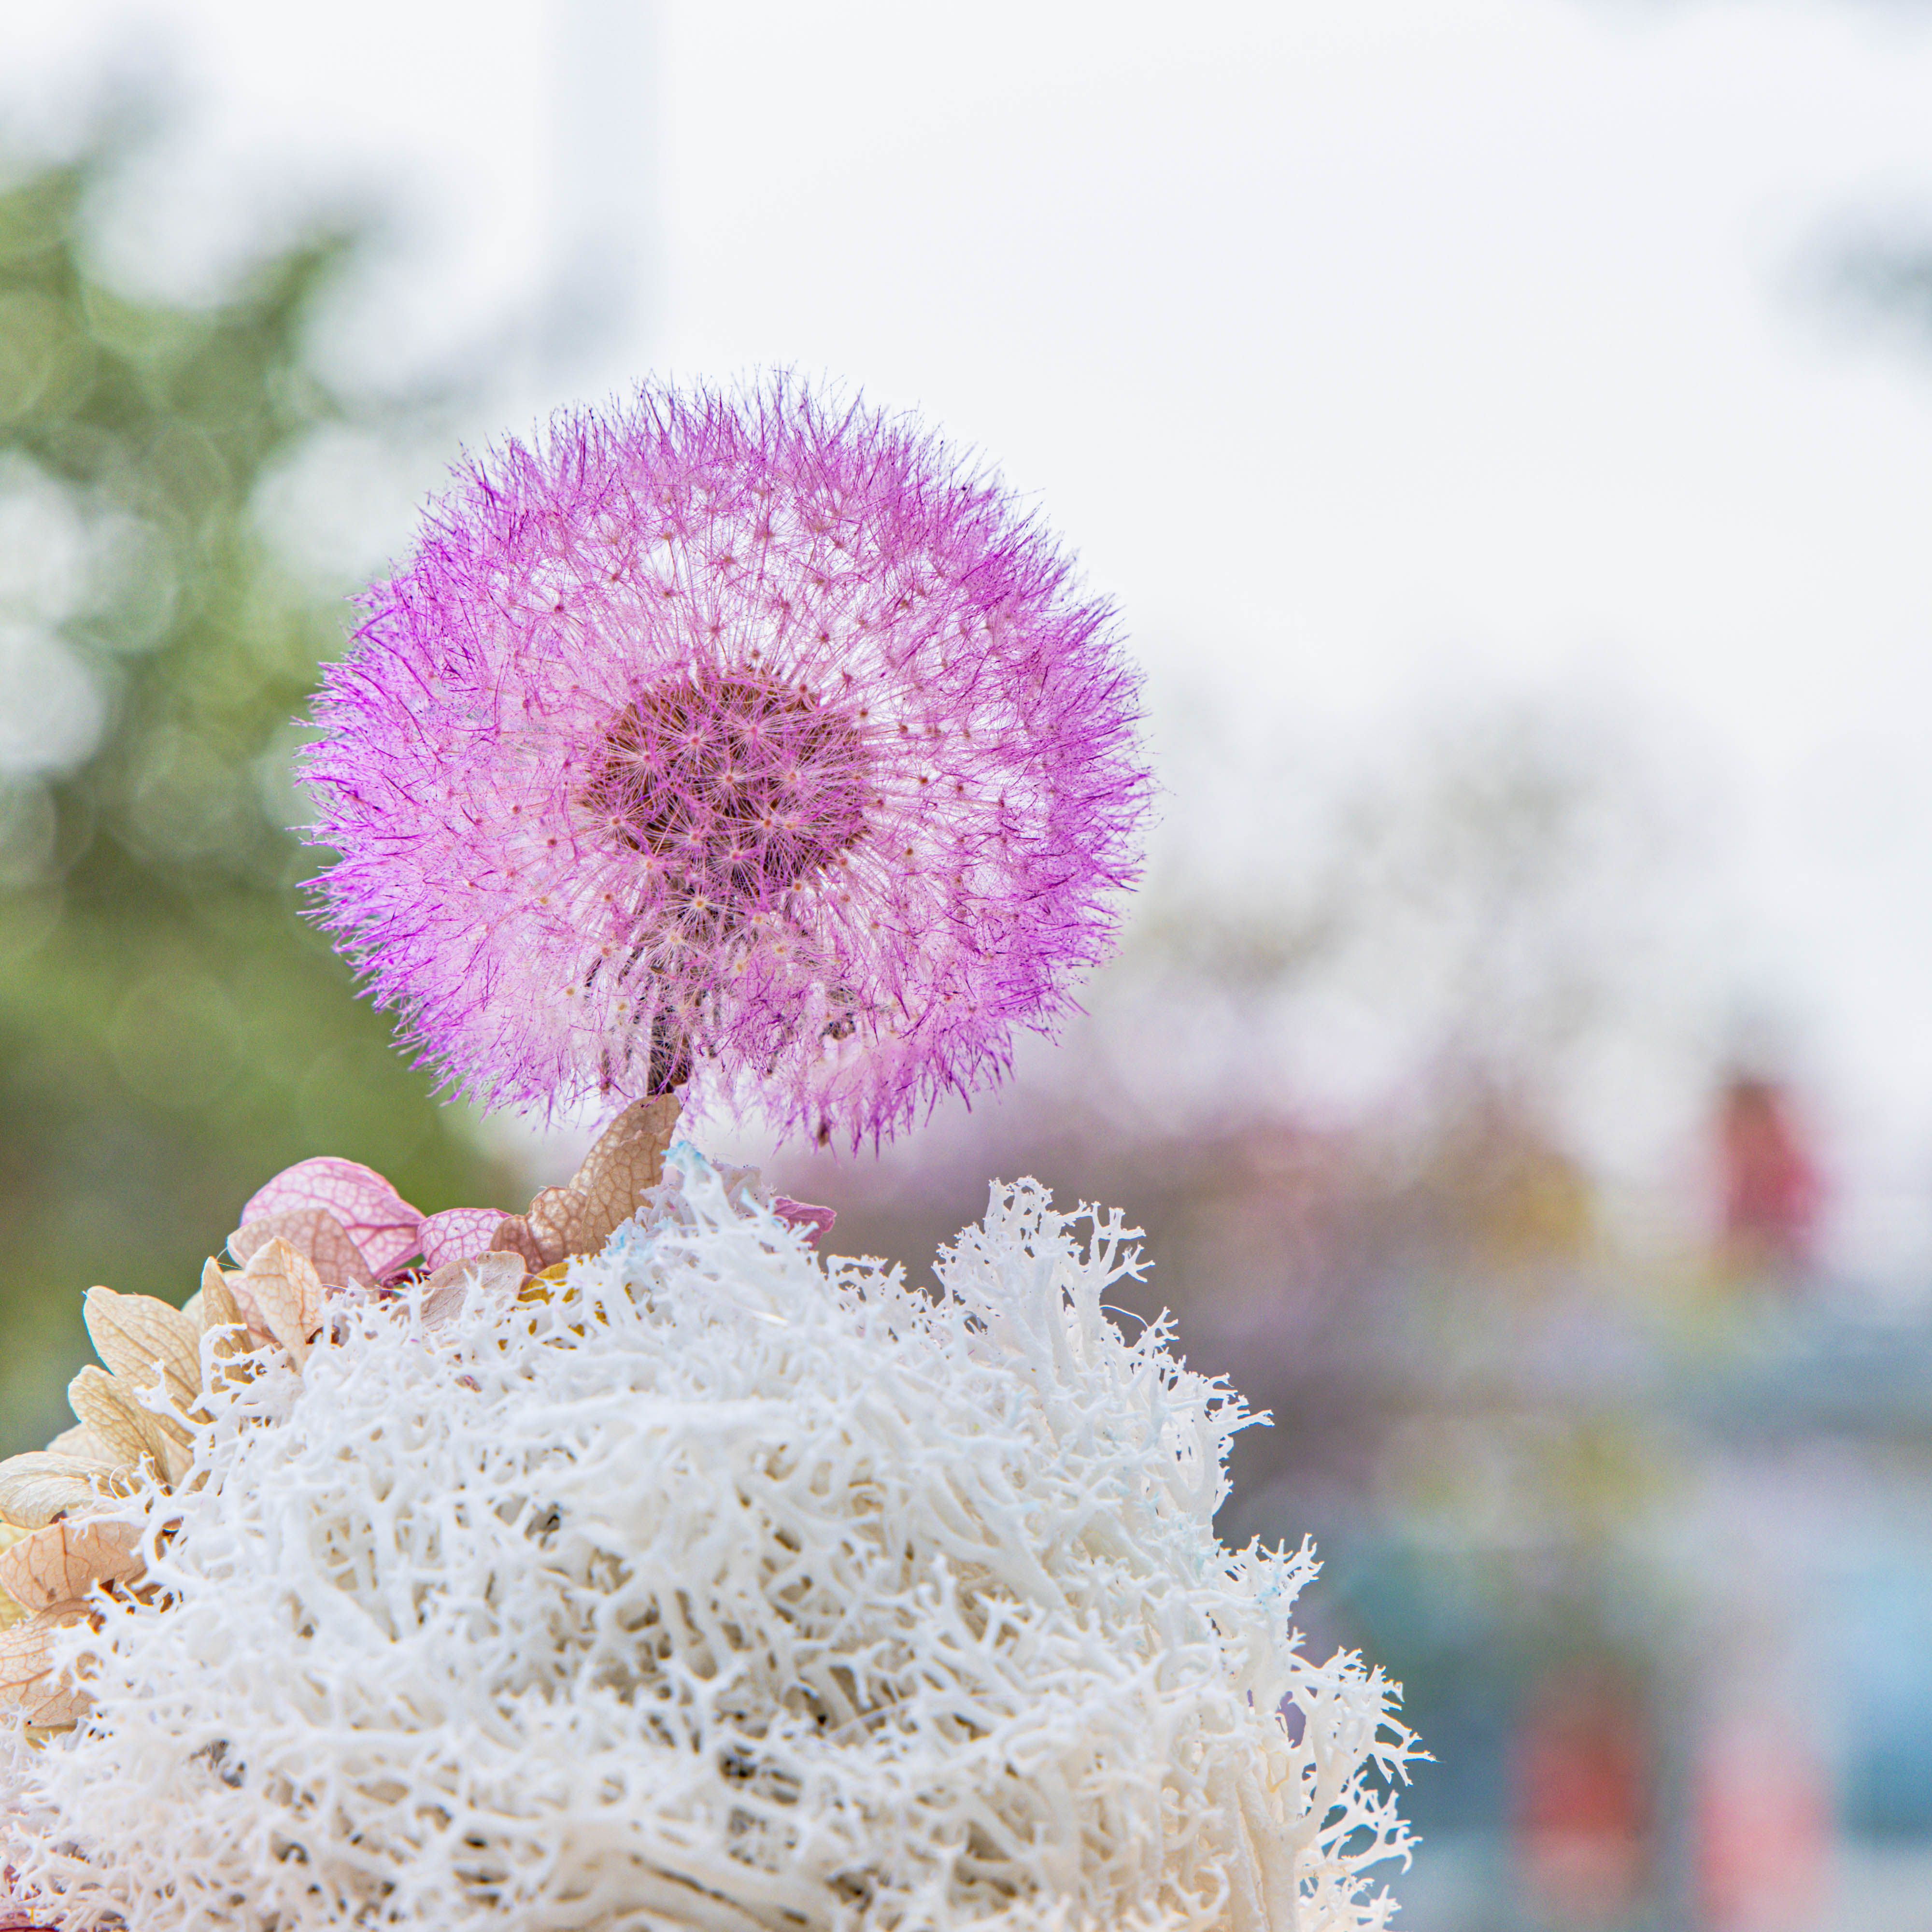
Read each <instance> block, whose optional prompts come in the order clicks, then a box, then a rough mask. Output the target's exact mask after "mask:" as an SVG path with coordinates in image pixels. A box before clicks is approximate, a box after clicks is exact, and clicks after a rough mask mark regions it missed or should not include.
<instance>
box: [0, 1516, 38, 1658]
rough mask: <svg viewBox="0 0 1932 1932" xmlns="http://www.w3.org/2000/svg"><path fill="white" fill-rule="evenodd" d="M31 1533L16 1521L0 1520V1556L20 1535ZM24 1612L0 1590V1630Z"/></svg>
mask: <svg viewBox="0 0 1932 1932" xmlns="http://www.w3.org/2000/svg"><path fill="white" fill-rule="evenodd" d="M32 1534H33V1532H31V1530H26V1529H22V1528H21V1527H20V1525H19V1524H18V1523H0V1557H4V1556H5V1554H6V1553H7V1551H8V1550H11V1549H12V1548H13V1546H14V1544H17V1543H18V1542H19V1541H20V1539H21V1538H22V1537H23V1536H30V1535H32ZM26 1614H27V1613H26V1609H25V1608H24V1607H23V1606H22V1605H21V1604H18V1603H16V1602H15V1601H14V1600H13V1598H11V1597H10V1596H9V1595H7V1593H6V1592H5V1591H0V1631H3V1630H5V1629H7V1628H8V1627H9V1626H10V1625H13V1624H17V1623H18V1622H20V1619H22V1618H23V1616H26Z"/></svg>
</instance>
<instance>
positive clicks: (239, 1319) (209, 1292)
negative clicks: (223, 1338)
mask: <svg viewBox="0 0 1932 1932" xmlns="http://www.w3.org/2000/svg"><path fill="white" fill-rule="evenodd" d="M187 1308H193V1310H195V1313H196V1315H197V1316H198V1317H199V1319H200V1322H201V1328H202V1334H206V1333H207V1332H208V1330H209V1329H211V1328H247V1327H248V1317H247V1316H245V1314H244V1313H242V1305H241V1304H240V1303H239V1302H238V1301H236V1298H235V1291H234V1289H233V1287H232V1286H230V1285H229V1277H227V1276H226V1275H225V1274H223V1273H222V1271H221V1264H220V1262H217V1261H216V1260H214V1259H213V1258H212V1257H210V1258H209V1259H208V1260H207V1261H205V1262H203V1263H202V1269H201V1286H200V1287H199V1288H198V1289H196V1290H195V1292H194V1293H193V1295H191V1296H190V1298H189V1299H188V1303H187ZM187 1308H184V1309H183V1310H181V1313H183V1314H186V1313H187Z"/></svg>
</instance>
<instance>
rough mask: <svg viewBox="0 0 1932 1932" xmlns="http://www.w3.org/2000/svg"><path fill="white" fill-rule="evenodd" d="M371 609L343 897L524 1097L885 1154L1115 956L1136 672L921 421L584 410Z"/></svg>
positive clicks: (707, 398)
mask: <svg viewBox="0 0 1932 1932" xmlns="http://www.w3.org/2000/svg"><path fill="white" fill-rule="evenodd" d="M365 603H366V607H367V610H368V620H367V622H365V624H364V625H363V627H362V630H361V631H360V632H359V634H358V637H357V638H356V643H355V646H354V647H353V649H352V650H351V652H350V654H349V655H348V657H347V658H346V659H345V660H344V661H343V662H342V663H341V664H338V665H337V666H335V667H333V668H332V670H330V671H329V673H327V676H326V684H325V688H324V690H323V693H322V695H321V697H320V699H319V700H318V703H317V719H318V721H319V722H320V724H322V725H323V727H325V728H326V736H324V737H323V739H321V741H320V742H319V743H317V745H314V746H313V747H311V749H310V751H309V752H308V755H307V759H306V767H305V775H306V777H307V778H308V781H309V782H310V784H311V786H312V787H314V790H316V792H317V794H318V796H319V797H320V801H321V806H322V811H321V817H320V823H318V824H317V826H316V828H315V831H314V838H315V839H316V841H317V843H319V844H323V845H326V846H329V847H333V848H335V850H336V851H337V852H338V853H339V854H340V855H341V856H339V857H338V859H337V860H336V861H335V863H334V864H333V865H331V866H330V867H329V869H328V870H327V871H326V872H325V873H324V874H323V877H322V880H321V881H320V883H321V887H322V890H323V894H324V895H325V898H326V904H327V912H326V919H327V922H328V923H329V926H330V927H331V928H332V930H333V931H334V932H335V933H336V934H337V935H338V939H339V941H340V942H341V944H343V945H344V948H345V950H348V951H350V953H352V954H353V956H354V957H355V958H356V959H358V960H359V962H360V963H361V964H362V965H363V967H364V968H365V971H366V973H367V975H368V984H369V987H370V989H371V992H373V994H374V997H375V998H376V1000H377V1002H378V1003H379V1004H383V1005H386V1006H394V1007H397V1008H398V1010H400V1012H401V1016H402V1022H403V1026H404V1031H405V1034H406V1036H407V1038H408V1039H409V1040H410V1041H411V1042H412V1043H413V1044H414V1045H415V1046H416V1047H417V1048H418V1049H419V1051H420V1053H421V1055H422V1058H424V1059H425V1061H428V1062H430V1063H431V1064H434V1065H435V1066H437V1067H438V1068H439V1069H440V1070H442V1071H443V1073H444V1074H445V1075H446V1076H447V1077H448V1079H449V1080H450V1081H451V1082H452V1084H453V1085H455V1086H457V1087H458V1088H460V1089H462V1090H463V1091H466V1092H469V1093H470V1094H474V1095H475V1096H476V1097H478V1098H480V1099H481V1100H484V1101H485V1102H486V1103H514V1104H519V1105H536V1106H544V1107H550V1106H557V1105H560V1104H567V1103H571V1102H574V1101H577V1100H581V1099H583V1098H584V1097H586V1096H589V1095H592V1094H602V1095H605V1096H610V1097H637V1096H647V1095H652V1094H664V1093H667V1092H670V1091H673V1090H678V1089H682V1088H685V1087H686V1086H687V1085H688V1086H689V1087H690V1088H691V1091H693V1093H694V1094H696V1095H697V1096H699V1097H706V1096H708V1097H711V1098H713V1099H718V1100H736V1101H738V1102H744V1101H747V1100H756V1101H757V1102H758V1103H760V1105H762V1106H763V1107H764V1109H766V1112H767V1113H768V1114H769V1115H770V1116H771V1118H772V1119H773V1121H775V1124H778V1125H779V1126H781V1127H802V1128H804V1129H805V1130H807V1131H808V1132H810V1133H812V1134H814V1136H817V1138H819V1139H829V1137H830V1136H832V1133H834V1132H839V1133H844V1134H845V1135H847V1136H849V1137H850V1139H852V1140H853V1142H856V1141H857V1140H859V1139H861V1138H862V1137H864V1136H868V1135H871V1136H874V1137H877V1136H883V1135H885V1134H888V1133H892V1132H893V1131H895V1130H896V1129H897V1128H898V1127H901V1126H902V1125H904V1124H905V1123H906V1122H907V1121H908V1120H909V1119H910V1118H911V1116H912V1115H913V1113H914V1112H915V1111H916V1109H918V1108H919V1106H922V1105H925V1104H929V1103H930V1102H932V1100H935V1099H936V1098H937V1097H938V1096H939V1095H940V1094H941V1093H943V1092H944V1091H947V1089H949V1088H952V1089H959V1090H968V1089H970V1088H972V1087H974V1085H977V1084H979V1083H980V1082H983V1081H984V1080H986V1079H989V1078H995V1077H997V1076H998V1074H999V1073H1000V1072H1001V1070H1003V1069H1004V1067H1005V1066H1006V1064H1007V1061H1008V1060H1009V1058H1010V1052H1011V1043H1012V1037H1013V1028H1015V1027H1016V1025H1025V1026H1031V1027H1034V1028H1040V1029H1048V1028H1051V1027H1052V1025H1053V1024H1054V1023H1055V1021H1056V1020H1057V1019H1058V1018H1059V1017H1060V1016H1061V1015H1063V1014H1064V1012H1065V1011H1066V1010H1067V1007H1068V1004H1069V999H1070V989H1071V987H1072V986H1073V985H1074V984H1075V983H1076V982H1077V980H1079V978H1080V977H1082V975H1083V974H1085V972H1086V971H1088V969H1090V968H1091V967H1092V966H1093V965H1094V964H1095V963H1096V962H1097V961H1098V960H1099V959H1100V958H1101V957H1103V956H1104V954H1105V953H1106V951H1107V950H1108V949H1109V946H1110V944H1111V942H1112V936H1113V933H1114V929H1115V914H1114V912H1113V910H1112V901H1113V899H1114V897H1115V894H1116V892H1118V889H1120V888H1121V887H1122V886H1124V885H1126V884H1127V883H1129V882H1130V879H1131V877H1132V876H1133V871H1134V869H1135V866H1136V861H1137V853H1136V827H1137V826H1138V824H1139V820H1140V819H1141V817H1142V813H1143V811H1144V808H1145V803H1146V800H1147V796H1148V781H1147V778H1146V775H1145V772H1144V771H1143V770H1142V766H1141V764H1140V763H1139V754H1138V751H1137V748H1136V742H1135V731H1136V722H1137V717H1138V683H1137V679H1136V676H1135V674H1134V673H1133V671H1132V670H1130V668H1129V667H1128V666H1127V664H1126V663H1125V662H1124V660H1123V659H1122V658H1121V655H1120V654H1119V652H1118V649H1116V646H1115V643H1114V640H1113V637H1112V628H1111V619H1110V613H1109V610H1108V609H1107V608H1106V606H1105V605H1103V604H1100V603H1097V602H1094V601H1090V600H1087V599H1085V598H1082V596H1081V595H1079V592H1078V591H1077V589H1076V588H1075V586H1074V584H1073V579H1072V575H1071V572H1070V566H1069V565H1068V563H1067V561H1066V559H1064V557H1063V556H1061V553H1060V552H1059V551H1058V550H1057V549H1056V547H1055V545H1054V544H1053V543H1052V541H1051V540H1050V539H1049V537H1048V536H1047V535H1046V533H1045V532H1043V531H1042V530H1041V529H1040V528H1039V527H1038V526H1037V524H1036V523H1034V522H1033V521H1032V520H1031V519H1030V518H1029V517H1026V516H1024V515H1022V514H1021V513H1020V512H1019V511H1018V510H1017V509H1016V507H1015V505H1014V504H1013V500H1012V499H1011V498H1010V496H1007V494H1005V493H1004V492H1003V491H1002V490H1001V489H1000V487H998V485H997V484H995V483H994V482H992V481H989V480H988V479H987V478H984V477H983V476H980V475H976V474H974V473H971V472H968V471H965V470H963V469H962V468H961V467H960V466H959V465H958V463H956V461H955V460H953V458H952V456H951V455H950V453H949V452H947V450H946V449H944V447H943V446H941V444H940V443H938V442H937V441H935V440H933V439H932V438H931V437H928V436H926V435H925V434H922V433H921V432H920V431H918V430H916V428H912V427H910V426H909V425H906V424H904V423H902V422H895V421H892V420H890V419H887V418H885V417H883V416H879V415H877V414H875V413H871V412H868V411H867V410H864V409H862V408H861V407H856V406H855V407H850V408H844V409H834V408H831V407H827V406H826V405H825V404H822V403H821V402H820V401H817V400H815V399H814V398H811V396H809V395H806V394H805V392H803V391H802V390H801V389H799V388H797V387H796V386H793V384H791V383H787V382H785V381H783V380H780V381H776V382H774V383H770V384H769V385H768V386H766V387H765V388H763V389H761V390H759V391H757V392H752V393H749V394H747V395H742V396H739V397H736V398H730V397H727V396H724V395H720V394H717V393H715V392H709V391H698V392H691V393H676V392H670V391H667V390H664V389H646V390H645V391H644V392H642V393H641V394H640V396H639V397H638V398H637V400H636V401H634V403H633V404H631V406H630V407H628V408H627V409H625V410H620V411H616V412H613V413H610V414H607V415H599V414H596V413H582V414H578V415H574V416H563V417H561V418H559V419H558V420H557V421H556V422H555V423H554V424H553V425H552V427H551V428H550V432H549V434H548V435H547V437H545V438H544V439H543V440H541V442H540V443H538V446H536V447H535V448H533V449H532V448H526V447H524V446H522V445H520V444H518V443H514V442H512V443H506V444H505V445H504V446H502V447H501V448H500V449H497V450H496V451H494V452H491V453H490V455H488V456H487V457H486V458H484V459H483V460H480V461H478V462H476V463H474V464H472V466H471V467H470V468H469V469H468V471H467V472H466V474H464V475H463V477H462V478H461V480H460V483H459V485H458V487H457V489H456V490H455V491H454V493H452V495H450V496H449V497H447V498H446V499H444V500H443V502H441V503H440V505H437V507H436V508H435V509H434V511H432V513H431V517H430V518H429V520H428V527H427V529H426V530H425V534H424V535H423V537H422V541H421V542H420V544H419V547H418V548H417V550H416V553H415V554H414V556H413V557H412V558H411V559H410V561H409V562H408V563H407V566H406V567H405V568H403V569H402V570H401V571H400V572H398V574H397V575H396V576H395V577H393V578H392V579H391V580H389V581H388V582H386V583H383V584H381V585H380V586H377V588H376V589H374V590H373V591H372V592H371V593H370V594H369V595H368V598H366V600H365Z"/></svg>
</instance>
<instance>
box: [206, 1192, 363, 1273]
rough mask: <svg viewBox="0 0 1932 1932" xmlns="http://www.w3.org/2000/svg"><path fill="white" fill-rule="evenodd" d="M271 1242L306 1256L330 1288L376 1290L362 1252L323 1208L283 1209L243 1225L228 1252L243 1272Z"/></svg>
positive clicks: (235, 1234)
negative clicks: (241, 1267)
mask: <svg viewBox="0 0 1932 1932" xmlns="http://www.w3.org/2000/svg"><path fill="white" fill-rule="evenodd" d="M271 1241H286V1242H287V1243H288V1244H289V1246H290V1247H292V1248H293V1249H294V1250H295V1251H296V1253H298V1254H299V1255H304V1256H307V1257H308V1260H309V1262H311V1264H312V1265H313V1266H314V1269H315V1271H316V1273H317V1274H319V1275H320V1277H322V1279H323V1280H324V1281H326V1282H328V1283H330V1284H331V1285H332V1286H335V1287H338V1288H340V1287H345V1286H350V1285H351V1284H353V1286H356V1287H357V1288H374V1286H376V1277H374V1275H373V1274H371V1273H370V1272H369V1264H368V1262H366V1261H365V1260H364V1259H362V1250H361V1249H360V1248H359V1247H357V1246H356V1244H355V1243H354V1242H353V1241H351V1240H350V1236H349V1230H348V1229H347V1228H345V1227H344V1226H343V1225H342V1223H341V1222H340V1221H338V1220H337V1219H336V1218H335V1216H334V1215H333V1214H330V1213H329V1211H328V1209H327V1208H283V1209H281V1211H279V1212H278V1213H276V1214H264V1215H263V1216H262V1217H261V1218H260V1220H254V1221H250V1222H247V1223H245V1224H244V1225H243V1226H241V1227H239V1228H237V1229H236V1231H235V1232H234V1233H233V1234H232V1235H229V1238H228V1252H229V1253H230V1254H231V1255H233V1256H234V1257H235V1259H236V1260H237V1261H238V1262H241V1263H242V1266H243V1268H247V1266H248V1263H249V1262H251V1261H252V1260H254V1258H255V1256H257V1255H258V1254H259V1253H260V1252H261V1251H262V1250H263V1248H265V1247H267V1245H268V1244H269V1242H271Z"/></svg>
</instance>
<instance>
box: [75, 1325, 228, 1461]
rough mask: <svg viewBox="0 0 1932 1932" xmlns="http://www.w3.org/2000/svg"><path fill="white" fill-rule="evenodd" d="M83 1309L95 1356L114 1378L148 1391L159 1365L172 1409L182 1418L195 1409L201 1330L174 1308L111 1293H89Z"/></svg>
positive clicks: (199, 1388) (198, 1391)
mask: <svg viewBox="0 0 1932 1932" xmlns="http://www.w3.org/2000/svg"><path fill="white" fill-rule="evenodd" d="M82 1307H83V1311H84V1313H85V1314H86V1321H87V1332H88V1334H89V1335H91V1336H92V1337H93V1338H94V1347H95V1353H96V1354H97V1355H99V1356H100V1358H101V1360H102V1361H104V1362H105V1363H106V1364H107V1366H108V1367H110V1369H112V1370H113V1372H114V1373H115V1374H116V1375H117V1376H124V1377H125V1378H126V1379H127V1380H128V1381H130V1382H133V1384H134V1385H135V1386H136V1388H152V1387H153V1386H154V1382H155V1381H156V1379H157V1378H156V1376H155V1373H154V1369H155V1365H156V1364H159V1365H160V1380H161V1381H162V1382H163V1383H164V1384H165V1385H166V1389H167V1392H168V1396H169V1400H171V1401H172V1403H174V1405H175V1407H176V1408H177V1409H181V1410H182V1411H183V1412H186V1411H187V1410H188V1409H191V1408H192V1407H193V1406H194V1402H195V1399H196V1397H198V1396H199V1394H201V1331H200V1330H199V1328H196V1325H194V1323H193V1322H190V1320H189V1319H187V1316H184V1315H183V1314H182V1313H181V1310H179V1309H178V1308H171V1307H169V1305H168V1304H167V1303H166V1302H165V1301H156V1300H155V1299H154V1297H153V1296H152V1295H116V1294H115V1292H114V1291H113V1289H111V1288H91V1289H89V1290H88V1291H87V1298H86V1301H84V1302H83V1304H82ZM184 1439H185V1438H184Z"/></svg>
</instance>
